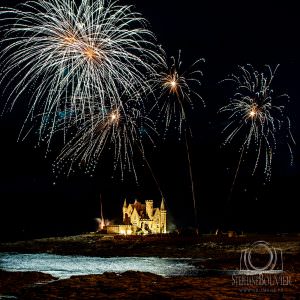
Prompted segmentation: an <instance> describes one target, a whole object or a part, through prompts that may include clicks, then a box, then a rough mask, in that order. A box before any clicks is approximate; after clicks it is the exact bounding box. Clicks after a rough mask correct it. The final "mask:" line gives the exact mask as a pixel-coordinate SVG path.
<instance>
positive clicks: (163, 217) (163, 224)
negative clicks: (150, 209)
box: [160, 198, 167, 233]
mask: <svg viewBox="0 0 300 300" xmlns="http://www.w3.org/2000/svg"><path fill="white" fill-rule="evenodd" d="M160 233H167V211H166V208H165V200H164V198H162V200H161V204H160Z"/></svg>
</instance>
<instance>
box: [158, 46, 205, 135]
mask: <svg viewBox="0 0 300 300" xmlns="http://www.w3.org/2000/svg"><path fill="white" fill-rule="evenodd" d="M171 61H172V64H171V67H169V68H168V67H167V66H166V65H164V71H162V72H160V73H159V74H158V75H157V76H156V77H155V79H154V80H153V81H154V83H153V86H154V88H153V89H154V90H158V91H159V95H158V97H157V98H158V100H157V102H156V104H155V106H154V107H155V108H158V109H159V114H158V116H159V120H160V121H161V120H163V123H164V124H165V128H166V131H167V130H168V128H169V126H170V124H171V122H172V120H173V121H174V123H176V124H174V125H175V127H176V128H177V129H178V131H179V134H180V135H181V133H182V129H183V127H184V126H185V125H186V122H187V116H186V112H187V109H188V108H189V107H192V108H193V106H194V101H193V100H194V98H195V99H200V100H201V101H202V102H203V100H202V98H201V96H200V95H199V94H198V92H197V89H198V88H199V86H200V85H201V82H200V80H199V77H201V76H202V72H201V71H200V70H199V69H198V64H199V63H200V62H203V61H204V59H200V60H197V61H196V62H195V63H194V64H193V65H192V66H191V67H190V68H189V69H188V70H186V71H182V62H181V52H180V51H179V55H178V58H177V59H176V58H175V57H172V58H171ZM203 104H204V102H203Z"/></svg>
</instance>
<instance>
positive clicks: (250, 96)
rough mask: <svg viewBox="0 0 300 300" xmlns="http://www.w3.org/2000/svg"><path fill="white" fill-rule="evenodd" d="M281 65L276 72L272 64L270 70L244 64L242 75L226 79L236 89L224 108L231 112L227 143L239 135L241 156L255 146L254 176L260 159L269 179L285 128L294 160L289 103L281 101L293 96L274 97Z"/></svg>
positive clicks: (226, 111)
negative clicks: (286, 104) (279, 140)
mask: <svg viewBox="0 0 300 300" xmlns="http://www.w3.org/2000/svg"><path fill="white" fill-rule="evenodd" d="M277 68H278V66H276V68H275V69H274V71H273V70H272V69H271V67H270V66H266V71H265V72H261V73H259V72H258V71H256V70H254V69H253V67H252V66H251V65H247V66H245V67H243V66H240V67H239V71H240V73H239V74H238V75H231V77H230V78H228V79H225V81H231V82H233V83H234V85H235V92H234V96H233V98H232V99H230V102H229V104H227V105H225V106H224V107H222V108H221V109H220V112H221V113H227V114H228V115H229V117H228V120H229V123H228V125H227V126H226V127H225V129H224V130H223V132H224V133H227V137H226V139H225V142H224V144H225V145H226V144H229V143H231V142H232V141H233V140H234V139H238V138H239V140H240V149H241V158H242V156H243V154H244V153H247V152H248V151H249V150H250V148H251V149H254V152H255V153H256V159H255V163H254V167H253V171H252V175H253V174H254V173H255V171H256V169H257V167H258V165H259V161H260V160H264V161H265V166H264V173H265V176H266V179H267V180H269V179H270V176H271V166H272V158H273V155H274V153H275V150H276V146H277V139H278V137H279V133H281V132H282V131H287V134H286V136H287V137H288V141H287V145H288V148H289V150H290V154H291V159H292V160H293V155H292V151H291V144H293V143H294V139H293V136H292V134H291V130H290V129H291V128H290V120H289V118H288V116H287V115H286V114H285V110H286V109H285V105H284V104H280V103H282V100H288V99H289V96H288V95H287V94H283V95H279V96H274V92H273V90H272V89H271V84H272V82H273V79H274V76H275V73H276V71H277ZM240 162H241V159H240ZM239 165H240V163H239ZM238 168H239V167H238ZM237 171H238V170H237Z"/></svg>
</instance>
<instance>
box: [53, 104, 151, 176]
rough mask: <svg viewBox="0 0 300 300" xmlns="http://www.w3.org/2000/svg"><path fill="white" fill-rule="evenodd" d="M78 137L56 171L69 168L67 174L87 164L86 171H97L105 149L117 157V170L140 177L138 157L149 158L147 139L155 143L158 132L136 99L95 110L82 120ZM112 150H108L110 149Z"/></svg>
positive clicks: (90, 172) (64, 151)
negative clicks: (146, 156) (154, 138)
mask: <svg viewBox="0 0 300 300" xmlns="http://www.w3.org/2000/svg"><path fill="white" fill-rule="evenodd" d="M75 127H78V128H79V129H78V130H77V132H76V134H75V135H74V137H73V138H72V139H71V140H70V141H69V142H68V143H67V144H66V145H65V146H64V148H63V150H62V151H61V153H60V155H59V156H58V158H57V161H56V163H55V164H54V172H55V173H60V172H65V170H67V171H66V172H67V175H69V174H71V173H72V172H73V171H75V170H76V169H77V168H84V169H85V173H86V174H91V175H92V174H93V173H94V172H95V169H96V167H97V165H98V163H99V161H100V158H101V156H102V154H103V152H105V151H106V152H107V151H109V152H110V155H111V157H112V158H113V161H114V167H113V170H114V171H116V170H117V169H119V170H120V171H121V177H122V179H123V178H124V171H125V170H129V171H130V172H131V173H133V174H134V177H135V179H136V181H137V173H136V167H135V161H136V157H137V155H138V154H139V156H140V157H141V158H142V159H143V160H145V156H144V146H143V141H144V140H145V139H148V140H150V141H151V143H153V139H152V135H153V134H155V133H156V131H155V129H154V125H153V122H152V121H151V119H149V118H148V117H146V116H145V113H144V112H142V109H141V108H140V107H138V103H137V102H136V101H135V100H132V101H127V102H126V105H122V106H119V107H115V108H108V109H107V110H106V114H105V116H104V117H103V114H102V111H101V112H99V111H98V110H97V109H95V110H94V111H93V116H91V117H90V118H89V119H87V118H85V119H83V120H82V124H81V125H80V126H75ZM106 154H108V153H106Z"/></svg>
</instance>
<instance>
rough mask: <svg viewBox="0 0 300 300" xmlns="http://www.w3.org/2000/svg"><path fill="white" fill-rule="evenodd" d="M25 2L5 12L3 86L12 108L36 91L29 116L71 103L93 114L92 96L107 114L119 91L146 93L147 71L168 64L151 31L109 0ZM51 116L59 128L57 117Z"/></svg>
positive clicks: (77, 112)
mask: <svg viewBox="0 0 300 300" xmlns="http://www.w3.org/2000/svg"><path fill="white" fill-rule="evenodd" d="M22 7H23V9H22V10H20V9H8V8H2V9H1V11H0V14H1V18H2V21H3V22H4V26H3V27H4V29H5V31H6V35H5V38H4V40H3V41H2V44H3V49H2V52H1V60H2V63H1V68H2V78H1V80H0V83H4V82H5V81H6V80H8V82H9V83H8V86H10V89H11V91H10V92H9V97H8V101H7V104H6V107H9V108H10V109H11V108H12V107H13V106H14V105H15V102H16V100H17V99H18V98H19V97H20V95H21V94H23V93H24V92H25V91H27V92H28V91H32V96H31V102H30V104H29V114H28V117H27V121H30V120H32V117H34V116H36V115H39V114H42V115H48V116H49V115H56V114H57V112H59V111H63V110H65V108H66V101H67V102H68V105H67V106H68V109H70V107H71V110H73V115H75V116H77V118H78V119H82V118H84V117H85V116H86V115H89V114H90V112H88V113H87V114H86V110H87V109H88V108H89V107H92V105H91V104H90V103H89V99H92V97H93V96H94V95H95V94H97V95H98V97H99V99H98V100H99V103H100V105H101V106H102V110H103V113H105V108H107V107H110V108H112V107H121V106H122V105H123V103H122V101H121V96H120V95H124V94H126V95H128V96H130V97H132V95H134V94H137V93H138V92H139V93H141V91H143V90H145V88H146V87H145V84H146V83H147V82H148V81H147V76H148V74H153V73H155V68H154V66H155V65H156V64H161V63H163V58H162V55H161V52H160V51H158V47H157V46H156V45H155V44H156V42H155V37H154V35H153V33H152V32H151V31H150V30H148V29H147V28H146V21H145V19H143V18H142V17H141V16H140V14H138V13H135V12H133V10H132V7H131V6H126V5H122V6H121V5H117V4H116V2H111V1H107V0H98V1H91V0H82V1H81V4H80V5H79V6H77V5H76V1H75V0H43V1H37V0H34V1H29V2H26V3H25V4H24V5H23V6H22ZM8 24H9V25H8ZM11 78H12V79H11ZM72 120H73V118H72ZM52 121H53V124H52V127H53V128H54V127H55V125H54V123H55V122H56V121H57V120H56V119H55V118H53V119H52ZM25 122H26V121H25ZM48 125H49V124H48ZM50 125H51V124H50ZM40 126H41V127H43V126H44V123H43V122H41V125H40ZM42 131H43V128H42V129H41V130H40V132H42ZM49 137H51V135H49Z"/></svg>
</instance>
